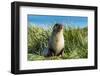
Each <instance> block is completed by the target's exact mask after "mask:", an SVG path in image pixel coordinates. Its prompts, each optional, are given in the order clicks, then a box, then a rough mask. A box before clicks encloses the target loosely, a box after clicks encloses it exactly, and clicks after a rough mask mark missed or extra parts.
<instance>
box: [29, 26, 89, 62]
mask: <svg viewBox="0 0 100 76" xmlns="http://www.w3.org/2000/svg"><path fill="white" fill-rule="evenodd" d="M51 31H52V26H51V27H49V28H48V29H44V28H40V27H38V26H34V25H33V26H29V27H28V60H30V61H33V60H54V59H57V60H58V59H80V58H87V57H88V37H87V36H88V32H87V31H88V30H87V27H84V28H75V27H69V26H68V27H65V28H64V40H65V48H64V57H63V58H62V57H60V56H59V57H57V56H54V57H44V56H43V55H41V53H42V52H43V51H44V49H45V48H48V39H49V36H50V34H51Z"/></svg>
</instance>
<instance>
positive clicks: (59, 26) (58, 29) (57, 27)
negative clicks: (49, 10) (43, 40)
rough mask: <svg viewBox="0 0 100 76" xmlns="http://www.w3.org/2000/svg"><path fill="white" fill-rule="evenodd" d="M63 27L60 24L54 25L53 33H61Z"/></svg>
mask: <svg viewBox="0 0 100 76" xmlns="http://www.w3.org/2000/svg"><path fill="white" fill-rule="evenodd" d="M63 29H64V26H63V25H62V24H58V23H56V24H55V25H54V27H53V32H56V33H57V32H63Z"/></svg>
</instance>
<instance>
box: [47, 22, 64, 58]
mask: <svg viewBox="0 0 100 76" xmlns="http://www.w3.org/2000/svg"><path fill="white" fill-rule="evenodd" d="M63 30H64V26H63V25H62V24H58V23H56V24H55V25H54V26H53V31H52V34H51V36H50V38H49V41H48V54H47V56H59V55H61V56H64V36H63Z"/></svg>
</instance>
